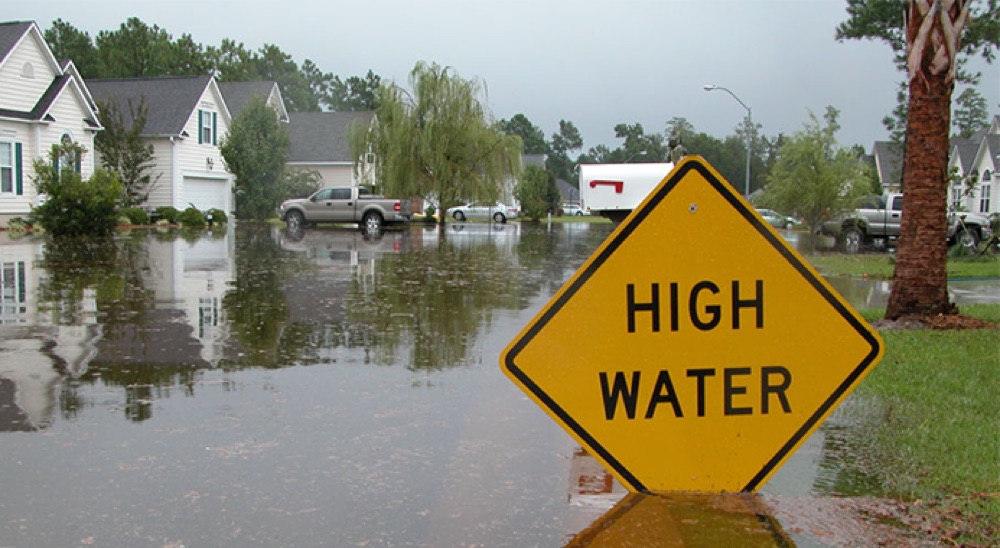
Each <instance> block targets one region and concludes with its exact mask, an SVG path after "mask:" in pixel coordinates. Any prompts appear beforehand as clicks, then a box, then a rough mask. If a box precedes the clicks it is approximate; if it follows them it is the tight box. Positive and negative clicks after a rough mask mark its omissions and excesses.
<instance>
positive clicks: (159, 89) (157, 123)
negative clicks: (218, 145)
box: [86, 76, 229, 136]
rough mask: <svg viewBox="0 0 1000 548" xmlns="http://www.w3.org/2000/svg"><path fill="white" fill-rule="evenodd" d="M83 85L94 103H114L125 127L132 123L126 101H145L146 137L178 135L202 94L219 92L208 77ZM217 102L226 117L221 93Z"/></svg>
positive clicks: (140, 79)
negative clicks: (120, 113)
mask: <svg viewBox="0 0 1000 548" xmlns="http://www.w3.org/2000/svg"><path fill="white" fill-rule="evenodd" d="M86 84H87V87H88V88H89V89H90V93H91V95H92V96H93V98H94V100H95V101H96V102H107V101H109V100H111V99H114V100H116V101H117V102H118V104H119V105H120V106H121V110H122V116H123V118H124V119H125V122H126V123H127V124H131V123H132V119H131V114H130V113H129V109H128V104H129V101H132V102H133V104H138V102H139V100H140V99H142V98H145V101H146V107H147V109H148V112H147V115H146V128H145V130H144V131H143V133H144V134H145V135H147V136H179V135H181V134H182V132H183V131H184V126H185V125H186V124H187V121H188V119H189V118H190V117H191V115H192V113H194V112H195V110H196V109H197V108H198V104H199V102H200V101H201V99H202V97H204V95H205V93H206V92H213V93H218V87H217V86H215V85H214V79H213V78H212V77H211V76H175V77H162V78H128V79H114V80H87V82H86ZM218 101H219V105H220V107H221V108H220V110H221V111H222V112H223V113H224V115H225V116H227V117H228V116H229V111H228V110H227V109H226V108H225V102H224V101H223V99H222V95H221V94H218Z"/></svg>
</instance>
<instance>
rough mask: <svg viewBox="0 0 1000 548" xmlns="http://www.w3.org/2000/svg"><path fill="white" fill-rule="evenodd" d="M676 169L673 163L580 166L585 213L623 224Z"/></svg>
mask: <svg viewBox="0 0 1000 548" xmlns="http://www.w3.org/2000/svg"><path fill="white" fill-rule="evenodd" d="M672 169H674V164H672V163H669V162H667V163H655V164H652V163H650V164H580V201H581V202H582V205H583V208H584V210H585V211H589V212H590V214H591V215H600V216H602V217H606V218H608V219H611V220H612V221H614V222H616V223H620V222H622V221H623V220H625V217H628V214H629V213H631V212H632V210H633V209H635V208H637V207H639V204H641V203H642V201H643V200H645V199H646V196H648V195H649V193H650V192H652V191H653V189H654V188H656V186H657V185H659V184H660V182H661V181H663V179H664V178H666V176H667V174H668V173H670V171H671V170H672Z"/></svg>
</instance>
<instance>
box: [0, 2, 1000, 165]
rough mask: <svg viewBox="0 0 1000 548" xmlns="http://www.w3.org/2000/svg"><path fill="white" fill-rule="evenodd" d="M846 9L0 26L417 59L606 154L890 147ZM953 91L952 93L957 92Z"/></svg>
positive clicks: (462, 5)
mask: <svg viewBox="0 0 1000 548" xmlns="http://www.w3.org/2000/svg"><path fill="white" fill-rule="evenodd" d="M845 6H846V2H845V0H697V1H695V0H688V1H678V0H505V1H501V0H423V1H422V0H358V1H343V0H332V1H327V2H322V1H319V2H318V1H316V0H283V1H280V2H274V1H264V0H237V1H230V0H198V1H191V0H172V1H163V0H158V1H148V0H126V1H119V0H93V1H90V2H82V1H79V0H34V1H32V2H16V3H13V2H9V3H7V5H5V7H4V9H3V15H2V17H3V18H4V20H34V21H36V22H37V23H38V25H39V27H41V29H42V30H43V31H44V30H45V29H47V28H49V27H50V26H51V24H52V21H54V20H55V19H56V18H62V19H63V20H65V21H67V22H69V23H70V24H72V25H73V26H75V27H76V28H78V29H80V30H82V31H85V32H87V33H89V34H90V36H91V38H94V37H96V35H97V33H98V32H99V31H101V30H114V29H117V28H118V26H119V25H121V24H122V23H123V22H124V21H125V20H126V19H127V18H128V17H131V16H135V17H138V18H140V19H141V20H142V21H143V22H144V23H146V24H148V25H153V24H156V25H159V26H160V27H161V28H163V29H165V30H166V31H167V32H169V33H170V34H172V35H173V36H174V38H177V37H179V36H180V35H182V34H185V33H187V34H191V35H192V37H193V38H194V40H195V41H196V42H198V43H201V44H205V45H218V44H219V43H220V42H221V41H222V39H223V38H231V39H233V40H235V41H237V42H242V43H243V44H244V45H245V46H246V47H247V48H249V49H253V50H256V49H257V48H259V47H260V46H262V45H263V44H265V43H270V44H275V45H277V46H278V47H279V48H281V49H282V50H283V51H285V52H286V53H288V54H290V55H291V56H292V57H293V58H294V60H295V61H296V62H297V63H298V64H300V65H301V64H302V62H303V61H305V60H306V59H311V60H312V61H313V62H314V63H316V65H317V66H319V68H320V69H321V70H323V71H324V72H331V73H333V74H336V75H339V76H341V77H348V76H355V75H364V74H365V73H366V72H367V71H368V70H369V69H371V70H373V71H374V72H375V73H376V74H378V75H379V76H381V77H382V78H383V79H393V80H396V81H397V82H399V83H401V84H404V85H406V83H407V76H408V74H409V72H410V70H411V69H412V68H413V66H414V64H415V63H416V62H417V61H421V60H424V61H429V62H436V63H438V64H441V65H446V66H450V67H453V68H454V69H455V70H456V72H457V73H458V74H459V75H460V76H462V77H463V78H473V77H475V78H479V79H481V80H482V81H484V82H485V84H486V87H487V89H488V106H489V108H490V109H491V110H492V112H493V114H494V116H495V117H496V118H498V119H499V118H510V117H512V116H513V115H515V114H518V113H523V114H524V115H526V116H527V117H528V118H529V119H530V120H531V121H532V122H533V123H534V124H535V125H537V126H538V127H540V128H541V129H542V131H544V132H545V134H546V136H547V137H550V136H551V134H552V133H553V132H554V131H556V129H558V122H559V120H560V119H565V120H569V121H572V122H573V123H574V124H576V126H577V127H578V128H579V129H580V132H581V133H582V135H583V138H584V149H585V150H586V148H589V147H592V146H595V145H597V144H602V143H603V144H606V145H608V146H609V147H611V148H614V147H617V146H618V145H619V144H620V143H621V141H620V140H618V139H615V137H614V129H613V128H614V126H615V124H618V123H630V124H631V123H640V124H642V126H643V128H644V129H645V131H646V133H652V132H663V131H664V128H665V122H666V121H667V120H669V119H671V118H673V117H683V118H686V119H687V120H688V121H689V122H691V124H693V125H694V128H695V130H696V131H700V132H705V133H708V134H710V135H713V136H716V137H720V138H721V137H723V136H725V135H729V134H732V133H733V132H734V128H735V126H736V125H737V124H738V123H739V122H740V120H741V119H742V118H743V116H744V115H745V113H746V111H745V110H744V109H743V107H741V106H740V105H739V103H737V102H736V101H735V100H734V99H733V98H732V97H730V96H729V95H728V94H726V93H725V92H723V91H714V92H705V91H704V90H703V89H702V86H703V85H704V84H717V85H719V86H724V87H726V88H729V89H730V90H732V91H733V93H735V94H736V95H737V96H738V97H739V98H740V99H742V101H743V102H744V103H746V104H747V105H748V106H749V107H750V108H751V109H752V111H753V119H754V122H756V123H759V124H761V125H762V128H763V132H764V134H765V135H769V136H773V135H777V134H778V133H786V134H791V133H794V132H796V131H799V130H800V129H802V127H803V124H804V123H805V122H806V121H807V120H808V113H809V112H813V113H814V114H816V115H817V116H820V117H821V116H822V114H823V112H824V111H825V109H826V106H827V105H832V106H834V107H836V108H838V109H839V110H840V111H841V118H840V123H841V126H842V129H841V131H840V133H839V134H838V139H839V141H840V143H841V144H842V145H845V146H847V145H853V144H861V145H863V146H864V147H865V148H866V149H867V150H870V149H871V145H872V142H874V141H875V140H882V139H886V138H887V134H886V132H885V130H884V128H883V127H882V124H881V120H882V118H883V117H884V116H886V115H887V114H888V113H889V112H890V111H891V110H892V108H893V107H894V105H895V95H896V88H897V83H898V82H899V81H900V80H901V77H902V75H901V74H900V73H898V72H897V71H896V70H895V67H894V66H893V63H892V53H891V50H890V49H889V47H888V45H885V44H883V43H881V42H871V41H865V42H858V41H849V42H844V43H838V42H836V41H835V40H834V38H833V36H834V30H835V28H836V26H837V24H838V23H840V22H841V21H843V20H844V19H845V18H846V11H845ZM976 66H977V68H979V69H980V70H982V71H983V78H982V82H981V84H980V86H979V91H980V93H981V94H982V95H983V96H984V97H986V99H987V101H988V102H989V108H990V114H991V115H992V114H1000V65H998V64H997V63H994V64H993V65H986V64H985V63H978V64H977V65H976ZM959 91H961V90H960V89H958V90H956V95H957V93H958V92H959Z"/></svg>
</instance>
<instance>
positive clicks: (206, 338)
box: [0, 223, 998, 547]
mask: <svg viewBox="0 0 1000 548" xmlns="http://www.w3.org/2000/svg"><path fill="white" fill-rule="evenodd" d="M610 230H611V225H608V224H591V223H563V224H554V225H551V226H546V225H537V226H533V225H526V224H525V225H521V224H516V223H512V224H509V225H489V224H449V225H447V226H446V227H444V228H438V227H436V226H429V227H424V226H420V225H414V226H413V227H411V228H410V229H409V230H406V231H400V232H387V233H385V234H383V235H381V236H378V237H365V236H364V235H362V234H361V233H359V232H358V231H355V230H343V229H320V230H308V231H299V232H287V231H285V230H283V229H279V228H276V227H272V226H269V225H241V226H240V227H239V228H238V229H237V228H234V227H227V228H223V229H215V230H213V231H209V232H194V233H188V232H184V231H179V230H163V231H157V230H135V231H132V232H131V233H129V234H125V235H120V236H119V237H117V238H116V239H115V240H113V241H109V242H103V243H94V242H90V243H85V244H81V243H79V242H74V243H54V242H47V241H46V240H44V239H41V238H33V237H29V238H22V239H18V240H10V239H8V238H7V236H6V234H2V235H0V267H2V270H0V282H2V289H3V292H2V309H0V352H2V354H0V355H2V358H0V468H2V469H3V473H2V475H0V490H2V493H3V495H2V497H0V546H17V547H29V546H45V547H47V546H78V545H98V546H563V545H567V544H570V545H573V546H588V545H590V546H604V545H633V544H634V545H648V543H649V541H650V540H651V539H661V540H657V541H656V543H662V544H666V543H668V542H675V543H676V542H681V543H685V542H686V543H687V545H727V544H736V543H739V544H740V545H759V546H781V545H789V544H798V545H812V544H816V545H823V544H825V542H824V541H823V539H822V538H820V539H817V538H815V536H810V534H809V533H808V532H803V531H801V530H797V529H799V528H798V527H791V526H784V525H783V523H782V522H781V521H780V519H779V518H776V517H775V512H772V511H770V510H768V508H767V506H766V504H765V501H766V500H767V498H768V497H775V500H785V501H787V500H794V497H800V496H827V495H831V494H835V495H847V496H853V495H878V494H879V492H878V485H877V482H873V481H872V480H871V479H870V478H864V477H858V476H857V475H851V474H846V473H844V472H843V469H842V467H841V466H840V465H839V461H838V457H837V454H838V453H837V448H838V447H842V446H843V445H844V444H845V440H849V438H850V426H851V424H852V422H851V421H852V418H851V416H852V415H851V412H850V409H847V410H846V411H843V412H842V411H838V412H837V413H836V414H835V415H834V416H833V417H832V418H831V420H830V421H828V422H827V424H826V425H825V426H824V428H823V429H821V430H820V431H819V432H817V434H816V435H815V436H813V437H812V438H811V439H810V440H808V441H807V442H806V444H805V445H804V446H803V447H802V448H801V449H800V450H799V452H798V453H796V454H795V455H794V456H793V457H792V458H791V459H790V460H789V462H788V463H787V464H786V466H785V467H784V468H783V469H782V470H780V471H779V472H778V473H777V474H775V476H774V477H773V478H772V479H771V481H770V482H769V483H768V484H767V485H765V486H764V488H763V489H762V493H763V494H764V497H756V496H750V495H736V496H729V497H672V498H666V497H647V496H639V495H632V496H625V495H626V493H625V490H624V489H622V488H621V486H620V485H618V484H617V482H615V481H613V480H612V479H611V477H610V476H609V475H608V474H607V473H606V472H604V470H603V469H601V467H600V466H599V465H597V464H596V463H595V462H594V461H593V460H592V459H590V458H589V457H588V456H586V455H585V454H583V453H582V451H580V450H579V448H578V447H577V446H576V445H575V443H574V442H573V441H572V439H571V438H570V437H569V436H568V435H567V434H565V433H564V432H563V431H562V430H561V429H560V428H559V427H558V426H556V425H555V424H554V423H553V422H552V421H551V420H550V419H549V418H548V417H547V416H546V415H545V414H544V413H543V412H542V411H541V410H540V409H539V408H538V407H537V406H536V405H535V404H534V403H533V402H531V401H530V400H529V399H528V398H526V397H525V396H524V395H523V394H522V393H521V392H520V391H519V390H518V389H517V388H516V387H514V386H513V385H512V384H511V383H510V382H509V381H508V380H507V379H506V378H505V377H504V376H503V375H502V374H501V372H500V369H499V367H498V365H497V356H498V355H499V354H500V352H501V351H502V349H503V348H504V347H505V346H506V345H507V343H508V342H510V341H511V340H512V339H513V338H514V337H515V336H516V334H517V333H518V332H519V331H520V329H521V328H522V327H523V326H524V325H525V324H526V323H527V322H528V321H529V320H530V319H531V318H532V317H533V316H534V314H536V313H537V312H538V310H539V309H540V308H541V307H542V306H543V305H544V304H545V303H546V302H547V301H548V299H549V298H550V297H551V295H552V294H553V293H554V292H555V291H556V290H557V289H558V288H559V287H560V285H561V284H562V283H563V282H564V281H565V280H566V279H568V278H569V276H570V275H571V274H572V273H573V272H574V271H575V269H576V268H577V267H578V266H579V265H580V264H582V263H583V261H584V260H585V259H586V258H587V257H588V256H589V255H590V254H591V253H592V251H593V250H594V249H595V248H596V246H597V245H598V244H599V243H600V242H601V241H603V239H604V238H605V237H606V236H607V235H608V234H609V233H610ZM852 283H853V282H852ZM990 283H991V282H987V283H985V285H983V284H978V285H977V283H975V282H972V283H971V285H970V284H967V285H966V286H963V287H962V288H955V289H954V292H955V293H954V294H955V295H956V298H958V296H959V295H970V296H971V297H969V298H971V299H978V298H980V297H981V295H983V294H985V295H987V296H994V297H995V296H996V295H997V294H998V291H997V285H996V284H995V283H993V284H994V285H990ZM835 285H836V284H835ZM838 290H841V288H840V287H839V286H838ZM843 291H844V293H845V295H847V298H848V299H849V300H851V301H852V302H853V303H854V304H855V305H856V306H879V305H878V304H877V303H878V298H879V297H877V296H878V295H881V294H882V293H884V292H887V287H886V288H884V290H883V288H882V287H880V286H878V282H868V285H866V286H865V287H863V288H860V289H859V288H853V287H852V288H849V289H847V290H843ZM872 303H875V304H872ZM960 304H961V303H960ZM570 359H572V356H567V360H570ZM848 403H849V405H848V406H845V408H846V407H850V406H855V407H856V406H859V405H860V406H863V405H864V403H863V402H856V401H855V400H853V399H849V400H848ZM781 497H793V498H792V499H789V498H781ZM779 515H781V514H779ZM785 519H790V518H785ZM668 539H673V540H668Z"/></svg>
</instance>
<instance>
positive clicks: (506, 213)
mask: <svg viewBox="0 0 1000 548" xmlns="http://www.w3.org/2000/svg"><path fill="white" fill-rule="evenodd" d="M446 213H447V216H448V217H451V218H452V219H455V220H456V221H464V220H466V219H493V221H495V222H498V223H506V222H507V219H516V218H517V208H516V207H513V206H508V205H504V204H501V203H495V204H490V203H482V202H477V203H468V204H465V205H460V206H455V207H449V208H448V211H447V212H446Z"/></svg>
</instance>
